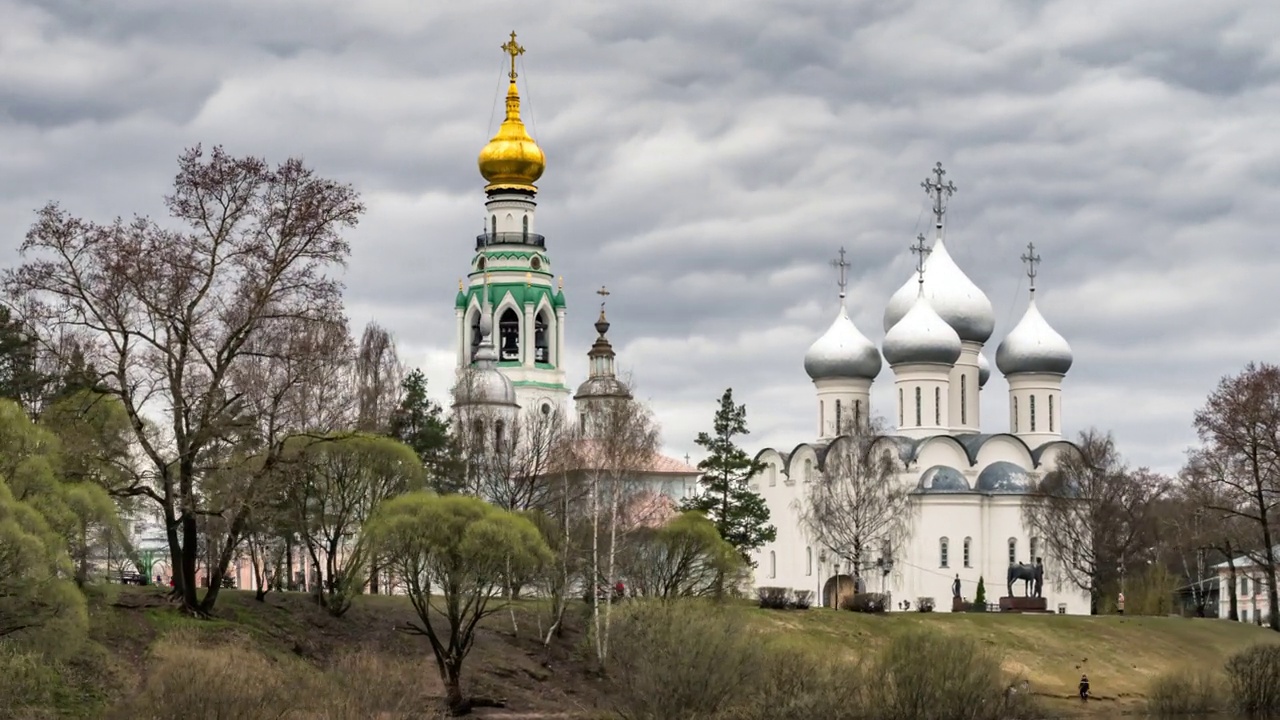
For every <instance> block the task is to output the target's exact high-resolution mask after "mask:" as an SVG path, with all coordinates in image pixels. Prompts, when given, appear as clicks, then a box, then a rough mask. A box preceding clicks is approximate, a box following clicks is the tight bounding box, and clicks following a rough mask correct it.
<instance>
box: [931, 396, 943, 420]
mask: <svg viewBox="0 0 1280 720" xmlns="http://www.w3.org/2000/svg"><path fill="white" fill-rule="evenodd" d="M933 424H934V425H941V424H942V388H940V387H936V388H934V389H933Z"/></svg>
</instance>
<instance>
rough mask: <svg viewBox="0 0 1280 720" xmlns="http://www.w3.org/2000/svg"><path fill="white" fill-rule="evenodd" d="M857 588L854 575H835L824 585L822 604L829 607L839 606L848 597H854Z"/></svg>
mask: <svg viewBox="0 0 1280 720" xmlns="http://www.w3.org/2000/svg"><path fill="white" fill-rule="evenodd" d="M856 588H857V585H855V584H854V582H853V576H851V575H833V576H831V577H830V578H828V579H827V583H826V584H825V585H823V586H822V605H823V606H824V607H829V608H839V607H840V606H841V605H842V604H843V603H844V601H845V600H846V599H848V598H851V597H853V595H854V593H855V592H856Z"/></svg>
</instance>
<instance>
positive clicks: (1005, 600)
mask: <svg viewBox="0 0 1280 720" xmlns="http://www.w3.org/2000/svg"><path fill="white" fill-rule="evenodd" d="M1000 612H1049V603H1048V601H1046V600H1045V599H1044V598H1042V597H1002V598H1000Z"/></svg>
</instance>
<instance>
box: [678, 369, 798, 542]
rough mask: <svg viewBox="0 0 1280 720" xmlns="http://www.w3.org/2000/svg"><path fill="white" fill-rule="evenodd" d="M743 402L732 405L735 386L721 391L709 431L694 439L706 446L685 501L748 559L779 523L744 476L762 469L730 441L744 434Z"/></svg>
mask: <svg viewBox="0 0 1280 720" xmlns="http://www.w3.org/2000/svg"><path fill="white" fill-rule="evenodd" d="M746 434H748V431H747V406H746V405H735V404H734V402H733V388H729V389H727V390H725V391H724V395H722V396H721V397H720V408H719V409H718V410H716V416H715V421H714V424H713V432H711V433H705V432H702V433H698V439H697V443H698V445H700V446H701V447H703V448H704V449H706V451H707V453H708V454H707V458H706V459H705V460H703V461H702V462H700V463H698V469H699V470H701V471H702V478H701V480H700V482H699V486H700V487H699V492H698V494H697V495H695V496H694V497H691V498H689V499H687V500H685V502H684V509H685V510H698V511H701V512H703V513H705V514H706V515H707V517H708V518H710V519H711V521H712V522H714V523H715V525H716V529H717V530H719V531H720V537H722V538H724V539H725V540H726V541H727V542H728V543H729V544H730V545H732V546H733V547H734V548H736V549H737V550H738V552H739V553H740V554H741V555H742V557H743V559H744V560H746V561H747V562H751V551H752V550H755V549H756V548H759V547H760V546H761V545H764V544H765V543H767V542H772V541H773V540H774V538H775V537H777V534H778V533H777V529H776V528H774V527H773V526H772V525H770V524H769V507H768V506H767V505H765V502H764V498H762V497H760V495H759V493H756V492H754V491H752V490H751V488H750V487H749V486H748V484H747V483H748V481H749V480H750V479H751V477H752V476H754V475H757V474H759V473H760V472H761V471H763V470H764V468H765V465H764V463H761V462H757V461H756V460H755V459H754V458H752V457H751V456H750V455H747V453H746V451H744V450H743V449H742V448H740V447H738V446H737V444H735V443H734V438H735V437H737V436H739V435H746Z"/></svg>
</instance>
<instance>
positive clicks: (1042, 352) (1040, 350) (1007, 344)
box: [996, 295, 1072, 375]
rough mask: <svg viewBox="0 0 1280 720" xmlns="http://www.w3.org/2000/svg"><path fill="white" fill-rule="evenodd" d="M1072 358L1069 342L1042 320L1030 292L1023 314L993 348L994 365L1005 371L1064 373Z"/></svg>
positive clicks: (1068, 368)
mask: <svg viewBox="0 0 1280 720" xmlns="http://www.w3.org/2000/svg"><path fill="white" fill-rule="evenodd" d="M1071 361H1072V357H1071V346H1070V345H1068V344H1067V340H1066V338H1064V337H1062V336H1061V335H1059V334H1058V331H1057V330H1054V329H1053V328H1052V327H1050V326H1049V323H1048V322H1046V321H1045V319H1044V316H1043V315H1041V314H1040V310H1039V309H1038V308H1037V307H1036V299H1035V296H1034V295H1032V296H1031V302H1030V304H1028V305H1027V312H1026V314H1024V315H1023V316H1022V319H1021V320H1019V321H1018V324H1017V325H1015V326H1014V328H1013V329H1012V330H1010V331H1009V334H1008V335H1006V336H1005V338H1004V340H1002V341H1001V342H1000V346H999V347H997V348H996V367H998V368H1000V372H1002V373H1004V374H1005V375H1015V374H1018V373H1053V374H1056V375H1065V374H1066V373H1067V371H1068V370H1070V369H1071Z"/></svg>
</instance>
